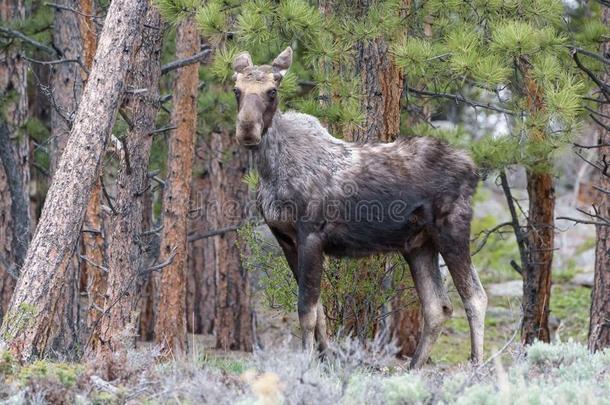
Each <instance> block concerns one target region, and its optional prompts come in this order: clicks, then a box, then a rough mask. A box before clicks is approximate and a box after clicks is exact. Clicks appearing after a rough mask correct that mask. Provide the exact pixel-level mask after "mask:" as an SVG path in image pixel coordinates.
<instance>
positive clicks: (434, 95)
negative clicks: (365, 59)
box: [407, 86, 516, 115]
mask: <svg viewBox="0 0 610 405" xmlns="http://www.w3.org/2000/svg"><path fill="white" fill-rule="evenodd" d="M407 92H411V93H413V94H415V95H416V96H423V97H431V98H446V99H449V100H453V101H455V102H458V103H464V104H467V105H469V106H471V107H472V108H477V107H480V108H485V109H487V110H492V111H496V112H501V113H504V114H509V115H515V114H516V113H515V112H514V111H511V110H507V109H506V108H502V107H498V106H494V105H493V104H491V103H485V104H484V103H479V102H477V101H473V100H470V99H467V98H466V97H464V96H461V95H458V94H449V93H437V92H431V91H425V90H417V89H415V88H413V87H409V86H407Z"/></svg>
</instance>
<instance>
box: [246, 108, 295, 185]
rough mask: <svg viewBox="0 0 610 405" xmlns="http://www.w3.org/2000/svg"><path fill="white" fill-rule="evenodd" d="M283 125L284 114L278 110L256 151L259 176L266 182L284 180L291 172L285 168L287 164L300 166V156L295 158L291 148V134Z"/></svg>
mask: <svg viewBox="0 0 610 405" xmlns="http://www.w3.org/2000/svg"><path fill="white" fill-rule="evenodd" d="M283 124H284V123H283V122H282V112H281V111H280V110H277V111H276V113H275V115H274V116H273V121H272V123H271V126H270V127H269V128H268V129H267V132H266V133H265V134H264V135H263V137H262V140H261V143H260V145H259V147H258V150H257V151H256V155H257V165H258V171H259V175H260V176H261V180H263V181H264V182H277V180H279V179H283V178H284V177H285V175H286V174H287V172H288V171H289V170H288V168H287V167H286V166H285V163H286V162H290V163H291V164H294V165H295V166H298V161H297V160H295V159H298V156H294V154H293V153H292V151H291V150H290V146H289V145H290V143H291V139H290V138H291V136H290V133H289V132H287V131H286V130H285V128H284V127H285V125H283Z"/></svg>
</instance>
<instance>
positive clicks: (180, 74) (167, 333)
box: [155, 18, 200, 355]
mask: <svg viewBox="0 0 610 405" xmlns="http://www.w3.org/2000/svg"><path fill="white" fill-rule="evenodd" d="M199 50H200V38H199V33H198V31H197V26H196V23H195V20H194V19H193V18H188V19H186V20H184V21H183V22H181V23H180V24H179V25H178V27H177V29H176V58H177V59H182V58H186V57H189V56H192V55H194V54H195V53H197V52H198V51H199ZM198 85H199V64H198V63H196V64H193V65H190V66H187V67H183V68H181V69H179V70H178V71H177V77H176V80H175V82H174V92H173V96H174V110H173V113H172V122H173V123H174V125H175V126H176V130H175V131H173V133H172V135H171V137H170V141H169V152H168V165H167V166H168V174H167V180H166V186H165V189H164V191H163V239H162V242H161V257H163V258H169V257H171V256H172V255H173V261H172V263H171V264H170V265H169V266H167V267H166V268H165V269H163V271H162V275H161V286H160V297H159V310H158V316H157V320H156V325H155V341H156V342H157V343H160V344H161V345H162V346H163V348H164V350H165V354H166V355H170V354H179V353H181V352H183V351H184V349H185V345H186V260H187V250H186V244H187V240H186V239H187V228H186V226H187V217H188V214H189V203H190V201H189V200H190V195H191V178H192V171H193V151H194V143H193V137H194V136H195V134H196V132H197V131H196V129H197V87H198Z"/></svg>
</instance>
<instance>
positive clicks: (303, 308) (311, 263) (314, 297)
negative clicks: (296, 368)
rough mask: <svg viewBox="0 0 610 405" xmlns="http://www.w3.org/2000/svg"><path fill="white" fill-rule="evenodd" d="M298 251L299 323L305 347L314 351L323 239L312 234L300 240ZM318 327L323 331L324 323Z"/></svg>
mask: <svg viewBox="0 0 610 405" xmlns="http://www.w3.org/2000/svg"><path fill="white" fill-rule="evenodd" d="M298 252H299V261H298V275H299V281H298V285H299V298H298V313H299V323H300V325H301V334H302V343H303V349H304V350H306V351H308V352H312V351H313V348H314V337H315V332H316V325H317V323H318V311H319V308H321V306H320V282H321V278H322V271H323V262H324V258H323V257H324V256H323V252H322V241H321V240H320V238H319V237H318V236H317V235H315V234H310V235H308V236H307V237H305V238H303V240H302V241H300V242H299V247H298ZM323 315H324V313H323V311H322V316H323ZM320 321H322V319H320ZM325 325H326V324H325V323H324V328H323V329H324V334H325V333H326V331H325V329H326V327H325ZM318 329H319V331H320V332H322V324H321V325H320V327H319V328H318Z"/></svg>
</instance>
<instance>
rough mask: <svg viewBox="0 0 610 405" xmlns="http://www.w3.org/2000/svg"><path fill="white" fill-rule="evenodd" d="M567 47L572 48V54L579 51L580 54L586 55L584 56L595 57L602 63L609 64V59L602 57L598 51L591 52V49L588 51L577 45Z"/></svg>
mask: <svg viewBox="0 0 610 405" xmlns="http://www.w3.org/2000/svg"><path fill="white" fill-rule="evenodd" d="M567 47H568V48H569V49H571V50H572V53H573V54H574V55H576V54H577V53H580V54H583V55H586V56H588V57H590V58H593V59H597V60H598V61H600V62H602V63H605V64H606V65H610V59H606V58H604V57H603V56H602V55H600V54H598V53H595V52H591V51H588V50H586V49H583V48H579V47H577V46H571V45H568V46H567Z"/></svg>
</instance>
